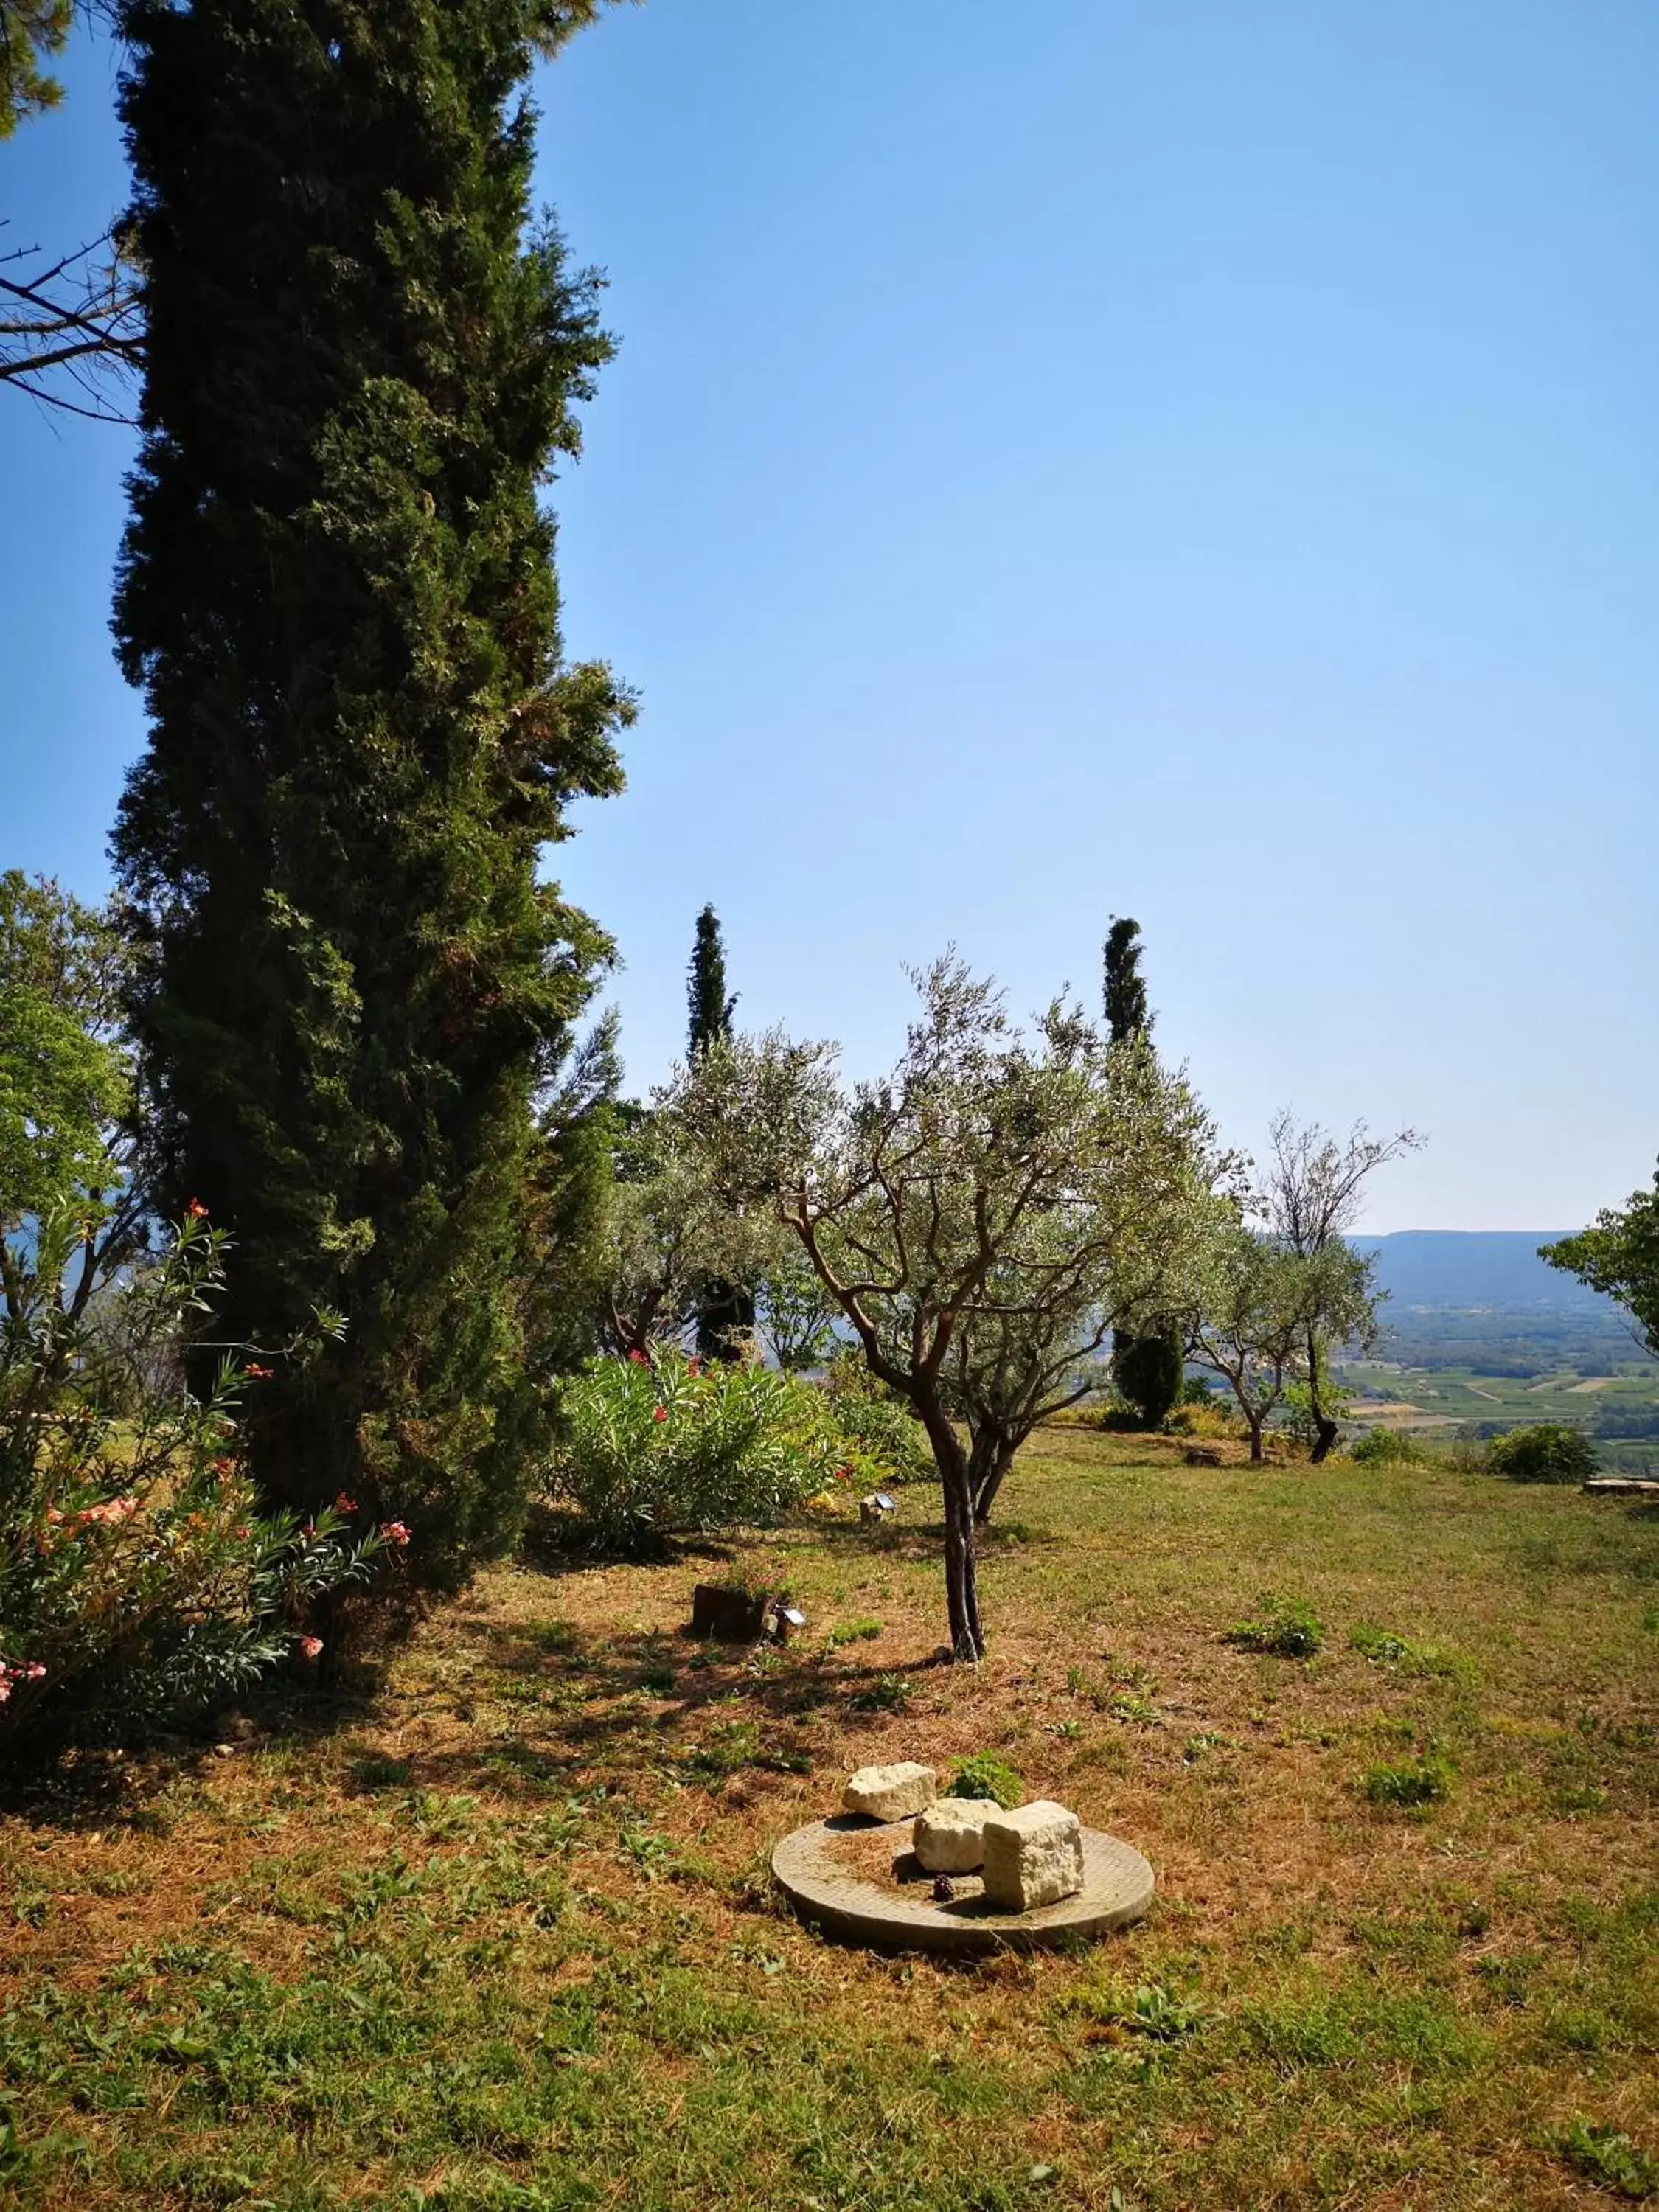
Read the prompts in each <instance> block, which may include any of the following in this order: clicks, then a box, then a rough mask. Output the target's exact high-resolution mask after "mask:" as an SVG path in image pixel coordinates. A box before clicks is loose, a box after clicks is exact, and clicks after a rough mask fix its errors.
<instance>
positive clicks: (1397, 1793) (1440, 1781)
mask: <svg viewBox="0 0 1659 2212" xmlns="http://www.w3.org/2000/svg"><path fill="white" fill-rule="evenodd" d="M1451 1785H1452V1769H1451V1764H1450V1761H1449V1760H1448V1759H1443V1758H1442V1757H1440V1755H1439V1754H1438V1753H1434V1752H1425V1753H1424V1755H1423V1756H1422V1757H1421V1758H1420V1759H1409V1760H1407V1761H1405V1762H1403V1763H1402V1764H1401V1765H1398V1766H1389V1765H1377V1766H1370V1767H1367V1768H1366V1770H1365V1771H1364V1774H1363V1775H1362V1776H1361V1777H1360V1787H1361V1789H1362V1790H1364V1794H1365V1796H1366V1797H1367V1798H1368V1799H1369V1800H1370V1802H1371V1803H1372V1804H1373V1805H1391V1806H1394V1807H1395V1808H1400V1809H1404V1810H1412V1809H1415V1808H1419V1807H1421V1806H1424V1805H1438V1804H1440V1803H1441V1802H1443V1800H1444V1799H1445V1798H1446V1797H1448V1796H1449V1795H1450V1794H1451Z"/></svg>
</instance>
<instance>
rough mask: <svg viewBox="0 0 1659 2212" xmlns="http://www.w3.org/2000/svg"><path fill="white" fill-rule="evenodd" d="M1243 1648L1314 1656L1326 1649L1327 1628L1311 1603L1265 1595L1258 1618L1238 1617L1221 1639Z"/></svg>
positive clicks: (1278, 1654) (1286, 1655) (1277, 1654)
mask: <svg viewBox="0 0 1659 2212" xmlns="http://www.w3.org/2000/svg"><path fill="white" fill-rule="evenodd" d="M1222 1641H1223V1642H1224V1643H1226V1644H1232V1645H1233V1646H1234V1648H1235V1649H1236V1650H1240V1651H1267V1652H1271V1653H1272V1654H1273V1656H1274V1657H1275V1658H1276V1659H1311V1658H1313V1657H1314V1656H1315V1655H1316V1653H1317V1652H1320V1651H1322V1650H1324V1648H1325V1628H1324V1624H1323V1623H1322V1621H1321V1620H1320V1618H1319V1615H1318V1614H1317V1613H1316V1612H1315V1611H1314V1609H1313V1607H1311V1606H1310V1605H1308V1604H1305V1603H1304V1602H1303V1601H1300V1600H1297V1599H1291V1598H1277V1597H1273V1596H1271V1595H1269V1596H1264V1597H1263V1598H1262V1600H1261V1614H1260V1616H1259V1617H1258V1618H1257V1619H1256V1620H1236V1621H1235V1622H1234V1623H1233V1625H1232V1626H1231V1628H1230V1629H1229V1630H1228V1631H1227V1633H1226V1635H1225V1637H1224V1638H1222Z"/></svg>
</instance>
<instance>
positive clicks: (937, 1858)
mask: <svg viewBox="0 0 1659 2212" xmlns="http://www.w3.org/2000/svg"><path fill="white" fill-rule="evenodd" d="M1001 1809H1002V1808H1001V1807H1000V1805H999V1804H998V1803H997V1802H996V1800H995V1798H994V1797H936V1798H935V1799H934V1800H933V1803H932V1804H931V1805H929V1806H927V1808H926V1809H925V1810H924V1811H922V1812H920V1813H918V1814H917V1815H916V1825H915V1830H914V1832H913V1833H912V1836H911V1842H912V1844H913V1845H914V1847H915V1854H916V1857H917V1858H918V1859H919V1860H920V1861H921V1864H922V1865H923V1866H925V1867H926V1868H927V1871H928V1873H929V1874H972V1873H973V1871H974V1869H975V1867H977V1866H978V1865H979V1863H980V1862H981V1859H982V1858H983V1857H985V1823H986V1821H987V1819H988V1818H989V1816H990V1815H991V1814H993V1813H997V1812H1000V1811H1001Z"/></svg>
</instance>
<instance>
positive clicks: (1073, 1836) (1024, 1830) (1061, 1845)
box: [985, 1797, 1083, 1912]
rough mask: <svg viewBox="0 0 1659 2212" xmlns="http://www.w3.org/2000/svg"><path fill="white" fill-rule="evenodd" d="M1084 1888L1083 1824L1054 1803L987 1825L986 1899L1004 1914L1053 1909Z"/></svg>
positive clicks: (991, 1817)
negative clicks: (1038, 1907) (1036, 1909)
mask: <svg viewBox="0 0 1659 2212" xmlns="http://www.w3.org/2000/svg"><path fill="white" fill-rule="evenodd" d="M1082 1887H1083V1825H1082V1823H1081V1821H1079V1819H1078V1816H1077V1814H1075V1813H1068V1812H1067V1811H1066V1808H1065V1806H1063V1805H1056V1804H1055V1803H1054V1802H1053V1800H1052V1799H1051V1798H1048V1797H1039V1798H1038V1799H1037V1800H1036V1802H1035V1804H1030V1805H1020V1806H1017V1807H1016V1808H1015V1809H1014V1810H1013V1811H1012V1813H1004V1812H1001V1811H1000V1810H999V1811H996V1812H994V1813H992V1814H987V1818H986V1822H985V1896H986V1901H987V1904H991V1905H1000V1907H1001V1908H1002V1910H1003V1911H1005V1912H1030V1911H1033V1910H1034V1909H1035V1908H1036V1906H1037V1905H1054V1904H1057V1903H1058V1902H1059V1900H1060V1899H1061V1898H1062V1897H1070V1896H1072V1895H1073V1893H1075V1892H1076V1891H1078V1890H1079V1889H1081V1888H1082Z"/></svg>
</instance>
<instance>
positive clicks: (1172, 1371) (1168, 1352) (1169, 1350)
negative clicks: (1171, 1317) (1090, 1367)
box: [1112, 1328, 1185, 1429]
mask: <svg viewBox="0 0 1659 2212" xmlns="http://www.w3.org/2000/svg"><path fill="white" fill-rule="evenodd" d="M1184 1350H1185V1347H1184V1346H1183V1344H1182V1337H1181V1332H1180V1331H1179V1330H1178V1329H1173V1328H1171V1329H1167V1330H1164V1331H1163V1332H1161V1333H1160V1334H1158V1335H1156V1336H1135V1337H1129V1338H1127V1340H1126V1339H1122V1338H1120V1339H1119V1340H1118V1342H1117V1346H1116V1348H1115V1351H1114V1352H1113V1354H1112V1380H1113V1382H1114V1383H1116V1385H1117V1389H1118V1395H1119V1396H1120V1397H1121V1398H1122V1399H1123V1401H1125V1403H1126V1404H1127V1405H1128V1406H1129V1407H1132V1408H1133V1412H1134V1413H1135V1415H1136V1417H1137V1419H1139V1423H1140V1425H1141V1427H1142V1428H1144V1429H1157V1428H1162V1426H1163V1425H1164V1422H1165V1421H1166V1420H1167V1419H1169V1417H1170V1413H1173V1411H1174V1410H1175V1408H1176V1406H1177V1405H1179V1404H1180V1402H1181V1383H1182V1364H1183V1355H1184Z"/></svg>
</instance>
